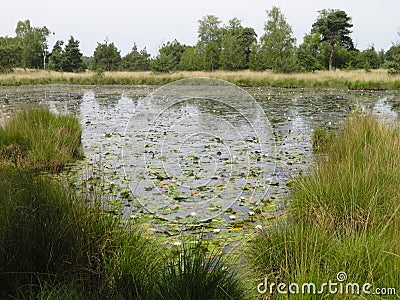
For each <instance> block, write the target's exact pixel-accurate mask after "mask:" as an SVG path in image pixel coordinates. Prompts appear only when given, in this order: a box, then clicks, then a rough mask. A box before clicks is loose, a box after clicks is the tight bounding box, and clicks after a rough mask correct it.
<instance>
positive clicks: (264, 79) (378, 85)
mask: <svg viewBox="0 0 400 300" xmlns="http://www.w3.org/2000/svg"><path fill="white" fill-rule="evenodd" d="M194 77H211V78H218V79H223V80H227V81H229V82H232V83H234V84H238V85H241V86H272V87H299V88H301V87H304V88H313V87H322V88H323V87H325V88H349V89H399V88H400V77H399V76H393V75H389V74H388V72H387V70H382V69H381V70H372V71H371V72H366V71H364V70H353V71H341V70H337V71H333V72H329V71H316V72H314V73H290V74H279V73H274V72H271V71H264V72H255V71H249V70H245V71H238V72H227V71H216V72H203V71H196V72H187V71H182V72H175V73H167V74H157V73H153V72H150V71H148V72H125V71H122V72H105V73H104V74H102V75H101V76H99V74H96V73H95V72H92V71H86V72H84V73H63V72H55V71H44V70H23V69H16V70H15V71H14V72H13V73H10V74H0V85H22V84H49V83H66V84H165V83H168V82H172V81H175V80H179V79H183V78H194Z"/></svg>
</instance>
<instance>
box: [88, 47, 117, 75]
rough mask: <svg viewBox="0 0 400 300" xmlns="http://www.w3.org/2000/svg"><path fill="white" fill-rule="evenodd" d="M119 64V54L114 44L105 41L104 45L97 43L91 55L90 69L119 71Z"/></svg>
mask: <svg viewBox="0 0 400 300" xmlns="http://www.w3.org/2000/svg"><path fill="white" fill-rule="evenodd" d="M120 63H121V54H120V51H119V50H118V49H117V47H116V46H115V45H114V43H108V40H107V39H106V40H105V41H104V43H97V47H96V49H95V50H94V53H93V63H92V69H94V70H96V69H100V70H104V71H115V70H118V69H119V67H120Z"/></svg>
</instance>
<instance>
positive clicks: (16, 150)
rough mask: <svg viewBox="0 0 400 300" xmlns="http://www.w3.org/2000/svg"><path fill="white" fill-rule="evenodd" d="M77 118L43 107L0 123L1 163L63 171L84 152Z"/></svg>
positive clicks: (20, 113) (23, 112) (31, 168)
mask: <svg viewBox="0 0 400 300" xmlns="http://www.w3.org/2000/svg"><path fill="white" fill-rule="evenodd" d="M81 133H82V129H81V126H80V124H79V121H78V119H77V118H75V117H72V116H56V115H54V114H52V113H50V112H49V111H48V110H46V109H43V108H37V109H32V110H29V111H24V110H23V111H20V112H18V113H17V114H16V115H15V116H14V117H13V118H12V119H11V120H9V121H8V122H7V123H6V124H5V126H4V128H2V127H0V166H1V165H3V166H4V165H14V166H17V167H19V168H22V169H30V170H45V171H52V172H54V171H60V170H61V169H63V168H64V167H65V166H66V165H67V164H68V163H71V162H72V161H74V160H75V159H78V158H81V157H82V156H83V153H82V149H81Z"/></svg>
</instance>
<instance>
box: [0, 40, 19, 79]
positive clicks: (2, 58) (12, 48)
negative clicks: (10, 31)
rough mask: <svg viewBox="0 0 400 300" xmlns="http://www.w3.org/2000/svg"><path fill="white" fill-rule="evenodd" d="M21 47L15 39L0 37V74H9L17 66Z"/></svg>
mask: <svg viewBox="0 0 400 300" xmlns="http://www.w3.org/2000/svg"><path fill="white" fill-rule="evenodd" d="M21 50H22V49H21V47H20V45H19V44H18V40H17V39H16V38H10V37H0V73H10V72H12V71H13V68H14V67H15V66H16V65H17V63H18V60H19V57H20V55H21Z"/></svg>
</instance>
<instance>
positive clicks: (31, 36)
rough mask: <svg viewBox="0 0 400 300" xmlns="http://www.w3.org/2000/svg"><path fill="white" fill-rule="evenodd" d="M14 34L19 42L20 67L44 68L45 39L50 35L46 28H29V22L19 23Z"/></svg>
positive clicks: (46, 46) (45, 55)
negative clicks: (20, 50)
mask: <svg viewBox="0 0 400 300" xmlns="http://www.w3.org/2000/svg"><path fill="white" fill-rule="evenodd" d="M15 33H16V35H17V38H18V40H19V42H20V47H21V49H22V52H21V62H20V64H21V66H22V67H24V68H40V67H43V68H44V69H45V68H46V59H47V49H48V44H47V37H48V36H49V35H50V31H49V29H47V27H45V26H44V27H31V23H30V21H29V20H26V21H19V22H18V23H17V28H16V29H15Z"/></svg>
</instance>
